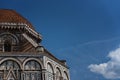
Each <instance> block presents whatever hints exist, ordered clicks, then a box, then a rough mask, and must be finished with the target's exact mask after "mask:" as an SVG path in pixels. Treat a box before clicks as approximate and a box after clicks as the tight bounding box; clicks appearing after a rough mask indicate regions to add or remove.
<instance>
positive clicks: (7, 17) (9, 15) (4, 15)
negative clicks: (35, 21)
mask: <svg viewBox="0 0 120 80" xmlns="http://www.w3.org/2000/svg"><path fill="white" fill-rule="evenodd" d="M2 22H3V23H4V22H6V23H25V24H27V25H28V26H29V27H30V28H32V29H34V28H33V26H32V24H31V23H30V22H29V21H27V19H25V18H24V17H22V16H21V15H20V14H18V13H17V12H16V11H14V10H9V9H0V23H2Z"/></svg>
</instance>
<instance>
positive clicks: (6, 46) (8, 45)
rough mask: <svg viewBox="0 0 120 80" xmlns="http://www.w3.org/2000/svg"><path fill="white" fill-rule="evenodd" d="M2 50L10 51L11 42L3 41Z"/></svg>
mask: <svg viewBox="0 0 120 80" xmlns="http://www.w3.org/2000/svg"><path fill="white" fill-rule="evenodd" d="M4 51H5V52H10V51H11V44H10V42H8V41H5V43H4Z"/></svg>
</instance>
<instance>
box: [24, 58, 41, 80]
mask: <svg viewBox="0 0 120 80" xmlns="http://www.w3.org/2000/svg"><path fill="white" fill-rule="evenodd" d="M24 69H25V70H24V71H25V73H24V78H25V79H24V80H42V72H41V69H42V68H41V65H40V64H39V63H38V62H37V61H34V60H31V61H28V62H27V63H26V64H25V66H24Z"/></svg>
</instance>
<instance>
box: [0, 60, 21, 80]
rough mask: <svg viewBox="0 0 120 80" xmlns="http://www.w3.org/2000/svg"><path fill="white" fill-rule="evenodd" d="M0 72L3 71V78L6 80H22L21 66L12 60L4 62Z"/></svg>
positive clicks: (0, 66)
mask: <svg viewBox="0 0 120 80" xmlns="http://www.w3.org/2000/svg"><path fill="white" fill-rule="evenodd" d="M0 71H2V72H3V73H2V74H3V75H4V76H2V78H5V79H6V80H21V72H20V66H19V64H18V63H17V62H15V61H12V60H7V61H4V62H3V63H2V64H1V65H0Z"/></svg>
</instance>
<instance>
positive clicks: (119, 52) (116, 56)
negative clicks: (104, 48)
mask: <svg viewBox="0 0 120 80" xmlns="http://www.w3.org/2000/svg"><path fill="white" fill-rule="evenodd" d="M108 57H109V58H110V61H108V62H106V63H101V64H91V65H89V66H88V68H89V69H90V71H92V72H95V73H98V74H101V75H103V76H104V77H105V78H107V79H120V48H117V49H116V50H114V51H111V52H110V53H109V54H108Z"/></svg>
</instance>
